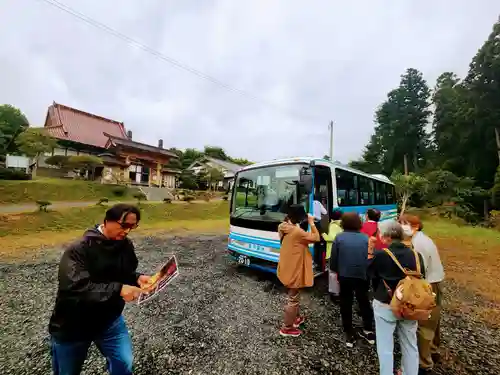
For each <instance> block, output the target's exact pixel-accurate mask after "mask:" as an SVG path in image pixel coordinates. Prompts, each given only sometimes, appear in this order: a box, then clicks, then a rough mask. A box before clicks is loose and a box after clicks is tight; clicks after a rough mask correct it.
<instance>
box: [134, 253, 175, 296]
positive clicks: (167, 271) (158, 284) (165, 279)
mask: <svg viewBox="0 0 500 375" xmlns="http://www.w3.org/2000/svg"><path fill="white" fill-rule="evenodd" d="M178 275H179V268H178V267H177V258H176V257H175V255H174V256H172V257H171V258H170V259H169V260H168V261H167V262H166V263H165V264H164V265H163V266H162V267H161V269H160V271H159V272H158V273H156V274H155V275H153V276H152V277H151V282H150V284H149V285H148V287H152V288H153V289H152V290H151V292H149V293H141V295H140V296H139V298H138V300H137V303H138V304H139V305H141V304H143V303H144V302H146V301H149V300H150V299H151V298H153V297H155V296H156V295H158V294H159V293H160V292H161V291H162V290H163V289H165V288H166V286H167V285H168V284H170V283H171V282H172V280H173V279H175V278H176V277H177V276H178Z"/></svg>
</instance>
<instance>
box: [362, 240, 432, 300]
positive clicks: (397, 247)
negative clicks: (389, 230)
mask: <svg viewBox="0 0 500 375" xmlns="http://www.w3.org/2000/svg"><path fill="white" fill-rule="evenodd" d="M389 250H390V251H391V252H392V253H393V254H394V255H395V257H396V259H397V260H398V261H399V263H401V265H402V266H403V267H404V268H408V269H410V270H412V271H415V270H416V269H417V267H416V262H415V255H414V253H413V251H412V250H411V249H410V248H408V247H406V246H405V245H404V244H403V243H401V242H393V243H392V244H391V245H390V246H389ZM373 255H374V256H373V258H372V259H371V261H370V263H369V265H368V277H369V278H372V279H373V289H374V293H373V298H375V299H376V300H377V301H380V302H382V303H389V302H390V301H391V298H392V297H391V295H389V292H388V290H387V287H386V285H385V284H387V285H388V286H389V288H390V289H391V293H394V291H395V290H396V286H397V285H398V283H399V282H400V281H401V280H402V279H404V277H405V274H404V273H403V271H402V270H401V269H400V268H399V267H398V266H397V265H396V263H394V261H393V260H392V258H391V257H390V256H389V255H388V254H387V253H386V252H385V251H383V250H375V252H374V254H373ZM418 258H419V259H420V271H421V272H422V275H423V276H425V274H424V273H425V270H424V260H423V258H422V255H420V254H418ZM383 281H385V283H384V282H383Z"/></svg>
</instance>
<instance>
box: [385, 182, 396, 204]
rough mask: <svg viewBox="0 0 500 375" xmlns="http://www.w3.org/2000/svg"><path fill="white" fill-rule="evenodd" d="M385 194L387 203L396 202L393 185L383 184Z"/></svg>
mask: <svg viewBox="0 0 500 375" xmlns="http://www.w3.org/2000/svg"><path fill="white" fill-rule="evenodd" d="M385 194H386V199H387V204H394V203H396V201H395V199H394V186H392V185H389V184H386V185H385Z"/></svg>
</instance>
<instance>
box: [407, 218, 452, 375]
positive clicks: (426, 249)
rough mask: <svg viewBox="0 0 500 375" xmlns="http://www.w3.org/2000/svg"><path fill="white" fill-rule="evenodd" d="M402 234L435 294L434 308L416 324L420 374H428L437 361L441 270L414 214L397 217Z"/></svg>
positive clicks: (435, 251)
mask: <svg viewBox="0 0 500 375" xmlns="http://www.w3.org/2000/svg"><path fill="white" fill-rule="evenodd" d="M400 222H401V223H402V227H403V228H404V232H405V235H406V236H408V238H409V240H410V241H411V245H412V246H413V249H414V250H415V251H416V252H417V253H419V254H421V255H422V258H423V261H424V267H425V275H426V277H425V278H426V280H427V281H428V282H429V283H430V284H431V286H432V290H433V292H434V293H435V294H436V308H435V309H434V310H433V311H432V313H431V318H430V319H429V320H427V321H424V322H420V323H419V327H418V349H419V356H420V361H419V362H420V373H419V374H420V375H425V374H431V373H432V370H433V368H434V365H435V364H436V362H439V359H440V355H439V344H440V318H441V309H442V300H443V296H442V282H443V280H444V269H443V264H442V263H441V258H440V256H439V252H438V249H437V247H436V245H435V244H434V242H433V241H432V240H431V239H430V238H429V237H428V236H427V235H425V234H424V232H423V231H422V229H423V227H424V226H423V224H422V221H421V220H420V218H419V217H418V216H415V215H403V216H402V217H401V218H400Z"/></svg>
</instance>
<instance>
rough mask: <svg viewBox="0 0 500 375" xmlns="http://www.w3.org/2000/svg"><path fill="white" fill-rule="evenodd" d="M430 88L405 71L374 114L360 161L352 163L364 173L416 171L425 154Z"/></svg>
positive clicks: (419, 77)
mask: <svg viewBox="0 0 500 375" xmlns="http://www.w3.org/2000/svg"><path fill="white" fill-rule="evenodd" d="M429 97H430V89H429V87H428V86H427V82H426V81H425V80H424V78H423V76H422V73H421V72H419V71H418V70H416V69H408V70H407V71H406V72H405V74H403V75H402V76H401V81H400V84H399V87H398V88H396V89H394V90H392V91H390V92H389V94H387V100H386V101H385V102H384V103H382V105H380V107H379V108H378V109H377V111H376V113H375V133H374V134H373V136H372V137H371V139H370V142H369V143H368V145H367V146H366V148H365V150H364V152H363V157H362V159H361V160H358V161H355V162H353V164H354V165H355V166H356V167H358V168H360V169H362V170H366V171H367V172H371V173H383V174H387V175H390V174H391V173H392V172H393V171H394V170H399V171H402V170H405V166H406V165H407V166H408V169H409V170H413V171H418V170H419V168H421V167H422V166H424V165H425V163H426V158H427V157H428V155H429V148H430V138H429V135H428V134H427V132H426V126H427V124H428V119H429V116H430V113H431V112H430V110H429V105H430V103H429Z"/></svg>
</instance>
